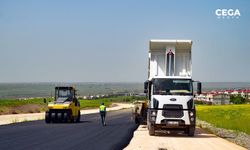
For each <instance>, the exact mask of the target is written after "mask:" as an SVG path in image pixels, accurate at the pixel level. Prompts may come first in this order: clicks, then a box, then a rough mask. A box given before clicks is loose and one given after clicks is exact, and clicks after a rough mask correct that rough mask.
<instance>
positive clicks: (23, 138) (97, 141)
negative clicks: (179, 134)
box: [0, 109, 137, 150]
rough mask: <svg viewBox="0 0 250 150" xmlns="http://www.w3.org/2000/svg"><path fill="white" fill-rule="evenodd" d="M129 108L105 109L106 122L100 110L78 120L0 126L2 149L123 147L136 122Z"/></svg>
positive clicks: (40, 149) (86, 149) (63, 149)
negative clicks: (103, 124) (74, 121)
mask: <svg viewBox="0 0 250 150" xmlns="http://www.w3.org/2000/svg"><path fill="white" fill-rule="evenodd" d="M131 115H132V113H131V109H124V110H119V111H113V112H108V113H107V116H106V123H107V126H105V127H103V126H102V125H101V121H100V116H99V114H88V115H82V116H81V122H80V123H73V124H72V123H54V124H46V123H45V122H44V120H40V121H32V122H22V123H16V124H10V125H3V126H0V149H2V150H9V149H10V150H22V149H25V150H27V149H32V150H38V149H39V150H49V149H56V150H57V149H60V150H69V149H70V150H81V149H84V150H88V149H91V150H95V149H96V150H97V149H98V150H100V149H101V150H105V149H107V150H112V149H114V150H119V149H123V148H124V147H126V145H127V144H128V143H129V141H130V140H131V138H132V136H133V132H134V130H135V129H136V128H137V126H136V125H135V124H134V122H133V120H132V119H131Z"/></svg>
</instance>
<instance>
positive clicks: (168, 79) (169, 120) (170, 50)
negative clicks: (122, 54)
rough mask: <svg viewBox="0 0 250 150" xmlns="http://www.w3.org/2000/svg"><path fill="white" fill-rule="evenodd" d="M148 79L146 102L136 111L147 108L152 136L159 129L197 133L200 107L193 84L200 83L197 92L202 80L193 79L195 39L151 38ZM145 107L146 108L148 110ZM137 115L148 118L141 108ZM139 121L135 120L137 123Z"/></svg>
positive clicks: (138, 106) (190, 134) (145, 87)
mask: <svg viewBox="0 0 250 150" xmlns="http://www.w3.org/2000/svg"><path fill="white" fill-rule="evenodd" d="M149 47H150V48H149V55H148V56H149V58H148V79H147V80H146V82H145V83H144V93H146V94H147V99H148V102H147V108H143V105H146V104H144V103H145V102H142V103H141V104H136V105H135V109H134V112H136V110H141V109H140V107H142V109H146V110H147V127H148V130H149V135H154V134H155V131H156V130H183V131H184V132H185V133H186V134H188V135H189V136H194V132H195V122H196V110H195V105H194V100H193V97H194V92H193V83H194V82H197V94H200V93H201V83H200V82H198V81H194V80H192V70H191V69H192V63H191V60H192V59H191V47H192V41H191V40H150V42H149ZM146 110H145V111H146ZM134 114H135V115H134V116H136V117H135V118H137V120H138V118H142V117H145V115H144V113H142V112H139V111H137V112H136V113H134ZM137 120H135V121H136V122H137Z"/></svg>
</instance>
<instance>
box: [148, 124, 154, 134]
mask: <svg viewBox="0 0 250 150" xmlns="http://www.w3.org/2000/svg"><path fill="white" fill-rule="evenodd" d="M148 133H149V135H150V136H153V135H155V127H154V126H152V125H149V126H148Z"/></svg>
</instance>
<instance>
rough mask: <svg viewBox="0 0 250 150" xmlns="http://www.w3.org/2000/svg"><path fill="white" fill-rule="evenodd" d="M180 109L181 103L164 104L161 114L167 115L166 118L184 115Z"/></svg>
mask: <svg viewBox="0 0 250 150" xmlns="http://www.w3.org/2000/svg"><path fill="white" fill-rule="evenodd" d="M164 109H167V110H164ZM171 109H172V110H171ZM178 109H179V110H178ZM182 109H183V107H182V105H166V104H165V105H163V110H162V116H164V117H167V118H181V117H183V116H184V113H183V110H182Z"/></svg>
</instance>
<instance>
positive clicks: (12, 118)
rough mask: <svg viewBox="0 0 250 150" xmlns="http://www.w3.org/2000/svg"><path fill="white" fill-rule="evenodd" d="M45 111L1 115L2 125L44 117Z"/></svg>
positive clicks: (114, 107) (119, 105)
mask: <svg viewBox="0 0 250 150" xmlns="http://www.w3.org/2000/svg"><path fill="white" fill-rule="evenodd" d="M132 106H133V105H132V104H125V103H114V104H113V105H112V106H111V107H109V108H107V111H114V110H120V109H125V108H131V107H132ZM97 112H99V110H98V108H95V109H86V110H81V114H92V113H97ZM44 116H45V114H44V112H42V113H29V114H9V115H0V125H5V124H11V123H17V122H25V121H34V120H42V119H44Z"/></svg>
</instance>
